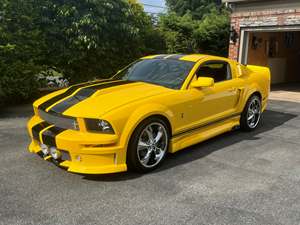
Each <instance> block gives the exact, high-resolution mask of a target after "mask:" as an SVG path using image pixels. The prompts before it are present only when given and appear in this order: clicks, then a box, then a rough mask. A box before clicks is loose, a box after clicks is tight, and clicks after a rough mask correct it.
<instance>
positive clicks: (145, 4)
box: [141, 3, 167, 9]
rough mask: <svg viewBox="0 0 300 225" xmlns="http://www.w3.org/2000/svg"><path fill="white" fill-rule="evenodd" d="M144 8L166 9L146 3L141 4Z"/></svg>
mask: <svg viewBox="0 0 300 225" xmlns="http://www.w3.org/2000/svg"><path fill="white" fill-rule="evenodd" d="M141 4H142V5H144V6H148V7H152V8H160V9H167V8H166V7H163V6H160V5H152V4H147V3H141Z"/></svg>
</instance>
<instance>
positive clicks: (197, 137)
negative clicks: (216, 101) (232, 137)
mask: <svg viewBox="0 0 300 225" xmlns="http://www.w3.org/2000/svg"><path fill="white" fill-rule="evenodd" d="M239 125H240V115H237V116H235V117H231V118H229V119H228V120H225V121H224V120H223V121H219V122H215V123H212V124H209V125H205V126H203V127H199V129H197V130H191V132H185V133H183V134H181V135H176V136H174V137H173V138H172V140H171V146H170V150H169V152H171V153H175V152H177V151H179V150H182V149H184V148H186V147H189V146H191V145H194V144H197V143H200V142H202V141H205V140H207V139H210V138H212V137H215V136H218V135H220V134H223V133H225V132H228V131H231V130H233V128H234V127H237V126H239Z"/></svg>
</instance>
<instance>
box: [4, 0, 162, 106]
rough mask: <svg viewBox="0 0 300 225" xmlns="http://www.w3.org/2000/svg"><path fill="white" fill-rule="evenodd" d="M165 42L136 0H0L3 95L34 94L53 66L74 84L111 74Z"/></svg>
mask: <svg viewBox="0 0 300 225" xmlns="http://www.w3.org/2000/svg"><path fill="white" fill-rule="evenodd" d="M163 45H164V41H163V40H162V35H161V34H160V30H159V29H156V28H155V27H154V26H153V24H152V23H151V17H150V16H148V15H147V14H146V13H145V12H144V11H143V8H142V6H141V5H140V4H137V3H136V1H133V0H130V1H129V0H65V1H61V0H39V1H36V0H26V1H24V0H14V1H11V0H0V62H1V63H0V72H1V74H0V95H2V96H4V97H3V98H2V99H7V101H10V100H9V99H24V98H29V96H32V94H34V93H35V92H36V88H35V87H37V85H36V84H35V74H37V73H39V71H41V70H44V69H47V68H55V69H56V70H58V71H59V72H61V73H63V74H64V75H65V76H66V77H67V78H68V79H69V80H70V82H71V83H74V82H78V81H84V80H88V79H92V78H94V77H108V76H110V75H111V74H113V73H114V72H115V71H116V70H118V69H119V68H120V67H122V66H124V65H126V64H127V63H128V62H130V61H132V60H134V59H136V58H138V57H140V56H143V55H146V54H150V53H154V52H157V51H159V50H158V49H161V48H163ZM19 78H20V79H19ZM21 78H22V79H21ZM25 81H26V82H25ZM31 82H32V83H31ZM27 84H28V85H29V88H27V89H24V88H25V87H24V88H23V87H22V85H23V86H25V85H27ZM18 87H20V88H18ZM0 97H1V96H0Z"/></svg>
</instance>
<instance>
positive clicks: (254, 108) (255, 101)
mask: <svg viewBox="0 0 300 225" xmlns="http://www.w3.org/2000/svg"><path fill="white" fill-rule="evenodd" d="M261 108H262V107H261V99H260V97H259V96H258V95H252V96H251V97H250V98H249V99H248V101H247V103H246V106H245V108H244V111H243V112H242V115H241V119H240V125H241V129H242V130H244V131H252V130H254V129H255V128H257V126H258V124H259V122H260V118H261Z"/></svg>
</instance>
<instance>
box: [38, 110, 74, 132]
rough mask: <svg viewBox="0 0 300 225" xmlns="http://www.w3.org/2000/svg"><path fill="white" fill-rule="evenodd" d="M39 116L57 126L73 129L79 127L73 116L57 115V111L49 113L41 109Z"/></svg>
mask: <svg viewBox="0 0 300 225" xmlns="http://www.w3.org/2000/svg"><path fill="white" fill-rule="evenodd" d="M39 116H40V117H41V119H42V120H45V121H46V122H48V123H49V124H52V125H54V126H55V127H59V128H63V129H72V130H75V127H77V121H76V119H75V118H72V117H68V116H63V115H56V114H55V113H49V112H45V111H43V110H39Z"/></svg>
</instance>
